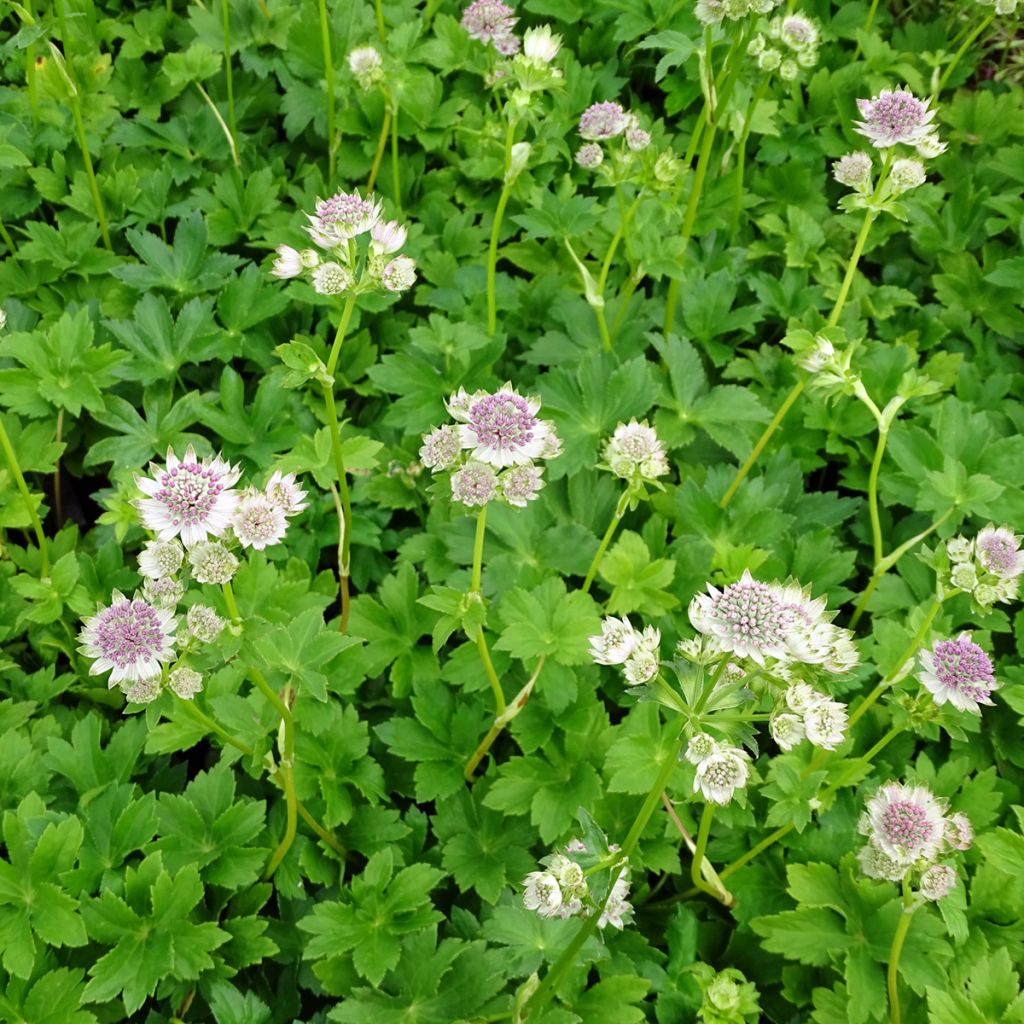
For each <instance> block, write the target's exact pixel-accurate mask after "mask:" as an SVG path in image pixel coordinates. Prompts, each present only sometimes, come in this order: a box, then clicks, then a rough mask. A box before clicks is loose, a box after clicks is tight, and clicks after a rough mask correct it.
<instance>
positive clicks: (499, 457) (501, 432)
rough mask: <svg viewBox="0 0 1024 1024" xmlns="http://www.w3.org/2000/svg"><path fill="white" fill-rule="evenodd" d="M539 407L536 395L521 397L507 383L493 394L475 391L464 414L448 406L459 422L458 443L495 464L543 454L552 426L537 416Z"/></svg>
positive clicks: (520, 462)
mask: <svg viewBox="0 0 1024 1024" xmlns="http://www.w3.org/2000/svg"><path fill="white" fill-rule="evenodd" d="M539 409H540V399H539V398H524V397H523V396H522V395H520V394H519V392H518V391H516V390H515V389H514V388H513V387H512V385H511V384H505V385H503V386H502V387H501V389H500V390H498V391H496V392H495V393H494V394H487V393H486V392H478V393H477V394H476V395H474V396H473V398H472V401H471V403H470V405H469V408H468V409H467V410H466V412H465V414H462V413H461V412H460V411H459V410H458V409H457V407H453V406H449V411H450V412H451V413H452V415H453V417H454V418H455V419H456V420H459V421H460V422H461V423H462V426H460V427H459V436H460V437H461V438H462V447H463V448H465V449H468V450H469V451H470V453H471V458H473V459H476V460H478V461H480V462H486V463H488V464H489V465H491V466H496V467H498V468H502V467H504V466H516V465H524V464H525V463H528V462H532V461H533V460H534V459H539V458H544V457H545V452H546V451H547V450H548V446H549V442H550V441H551V439H552V437H553V436H555V428H554V424H553V423H551V422H550V421H548V420H540V419H538V418H537V412H538V410H539Z"/></svg>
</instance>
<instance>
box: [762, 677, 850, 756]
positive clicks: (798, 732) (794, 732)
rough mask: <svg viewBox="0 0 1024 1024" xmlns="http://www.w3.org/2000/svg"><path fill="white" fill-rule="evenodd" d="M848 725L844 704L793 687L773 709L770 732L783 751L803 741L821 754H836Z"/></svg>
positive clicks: (800, 686) (811, 690) (810, 689)
mask: <svg viewBox="0 0 1024 1024" xmlns="http://www.w3.org/2000/svg"><path fill="white" fill-rule="evenodd" d="M847 724H848V718H847V714H846V705H845V704H841V703H840V702H839V701H835V700H832V698H831V697H829V696H828V695H827V694H824V693H819V692H818V691H817V690H815V689H814V688H813V687H812V686H809V685H808V684H807V683H793V684H792V685H791V686H790V687H789V688H788V689H787V690H786V694H785V698H784V703H783V704H782V705H780V706H778V707H776V709H775V712H774V714H773V715H772V719H771V722H770V723H769V729H770V731H771V734H772V739H773V740H775V742H776V743H777V744H778V745H779V747H780V748H781V749H782V750H792V749H793V748H794V747H795V746H796V745H797V744H798V743H800V742H801V741H802V740H805V739H806V740H809V741H810V743H811V744H812V745H813V746H815V747H821V748H822V749H823V750H835V748H836V747H837V746H838V745H839V744H840V743H842V742H843V740H844V739H845V738H846V727H847Z"/></svg>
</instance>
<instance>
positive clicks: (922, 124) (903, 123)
mask: <svg viewBox="0 0 1024 1024" xmlns="http://www.w3.org/2000/svg"><path fill="white" fill-rule="evenodd" d="M857 109H858V110H859V111H860V114H861V117H863V118H864V120H863V121H856V122H855V123H854V124H855V127H856V129H857V131H858V132H860V134H861V135H864V136H866V137H867V138H869V139H870V140H871V141H872V143H873V144H874V145H875V146H876V147H877V148H878V149H887V148H888V147H889V146H895V145H897V144H899V143H903V144H904V145H906V146H916V145H917V144H918V143H919V142H921V140H922V139H924V138H925V137H926V136H928V135H929V134H930V133H931V132H933V131H934V129H933V128H932V127H931V121H932V118H933V117H935V111H934V110H929V109H928V100H919V99H918V98H917V97H916V96H914V94H913V93H911V92H909V91H908V90H906V89H895V90H892V89H885V90H883V91H882V92H880V93H879V94H878V95H877V96H874V97H872V98H871V99H870V100H857Z"/></svg>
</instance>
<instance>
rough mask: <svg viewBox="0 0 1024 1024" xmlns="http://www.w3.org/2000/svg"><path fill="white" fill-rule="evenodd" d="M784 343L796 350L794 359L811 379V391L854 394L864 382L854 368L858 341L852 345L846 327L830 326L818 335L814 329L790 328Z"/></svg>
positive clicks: (830, 396)
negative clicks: (813, 332)
mask: <svg viewBox="0 0 1024 1024" xmlns="http://www.w3.org/2000/svg"><path fill="white" fill-rule="evenodd" d="M782 343H783V344H784V345H786V346H788V347H789V348H791V349H793V362H794V363H796V365H797V366H798V367H799V368H800V369H801V370H803V371H804V373H806V374H807V375H808V377H809V378H810V379H809V380H808V382H807V386H808V388H809V389H810V390H811V391H815V392H818V393H819V394H821V395H823V396H825V397H827V398H834V397H836V396H837V395H852V394H854V392H855V391H856V388H857V385H858V384H859V382H860V375H859V374H858V373H857V372H856V371H855V370H854V369H853V355H854V352H855V351H856V348H857V345H856V343H855V342H854V343H850V344H848V343H847V342H846V335H845V333H844V332H843V330H842V328H839V327H831V328H826V329H825V330H823V331H820V332H818V333H817V334H812V333H811V332H810V331H805V330H799V329H798V330H795V331H790V332H789V333H788V334H787V335H786V336H785V338H783V339H782Z"/></svg>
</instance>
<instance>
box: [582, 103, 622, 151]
mask: <svg viewBox="0 0 1024 1024" xmlns="http://www.w3.org/2000/svg"><path fill="white" fill-rule="evenodd" d="M629 125H630V120H629V116H628V115H627V114H626V112H625V111H624V110H623V109H622V107H621V106H620V105H619V104H618V103H610V102H608V103H594V104H592V105H591V106H589V107H587V109H586V110H584V111H583V113H582V114H581V115H580V124H579V132H580V135H581V136H582V137H583V138H584V139H586V140H587V141H588V142H596V141H598V140H602V139H612V138H615V136H616V135H621V134H622V133H623V132H624V131H625V130H626V129H627V128H628V127H629Z"/></svg>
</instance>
